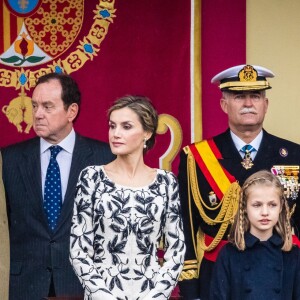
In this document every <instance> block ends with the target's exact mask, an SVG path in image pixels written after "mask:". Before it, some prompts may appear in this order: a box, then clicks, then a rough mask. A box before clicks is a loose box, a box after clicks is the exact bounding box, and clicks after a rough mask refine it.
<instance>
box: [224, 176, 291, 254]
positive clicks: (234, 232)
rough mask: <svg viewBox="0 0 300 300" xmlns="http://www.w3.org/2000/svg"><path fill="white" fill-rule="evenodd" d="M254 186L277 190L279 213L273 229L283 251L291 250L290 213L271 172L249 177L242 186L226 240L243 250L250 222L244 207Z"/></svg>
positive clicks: (278, 183) (280, 186)
mask: <svg viewBox="0 0 300 300" xmlns="http://www.w3.org/2000/svg"><path fill="white" fill-rule="evenodd" d="M255 186H268V187H274V188H275V189H277V190H278V195H279V197H280V205H281V211H280V214H279V219H278V222H277V224H276V225H275V227H274V229H275V231H276V232H277V233H278V235H279V236H280V237H281V238H282V240H283V246H282V248H281V249H282V250H283V251H290V250H291V248H292V232H291V224H290V213H289V207H288V204H287V201H286V199H285V196H284V190H283V187H282V185H281V183H280V181H279V179H278V178H277V177H276V176H275V175H273V174H272V173H271V172H269V171H266V170H263V171H259V172H256V173H254V174H252V175H251V176H249V177H248V178H247V180H246V181H245V183H244V185H243V186H242V190H241V195H240V201H239V209H238V212H237V214H236V215H235V218H234V222H233V225H232V227H231V230H230V233H229V237H228V240H229V241H230V242H231V243H233V244H235V245H236V247H237V248H238V249H239V250H245V247H246V246H245V238H244V234H245V232H247V231H249V230H250V222H249V219H248V216H247V212H246V207H247V200H248V197H249V190H250V189H251V188H255Z"/></svg>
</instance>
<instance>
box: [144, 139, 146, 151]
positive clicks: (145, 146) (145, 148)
mask: <svg viewBox="0 0 300 300" xmlns="http://www.w3.org/2000/svg"><path fill="white" fill-rule="evenodd" d="M144 149H147V139H146V138H144Z"/></svg>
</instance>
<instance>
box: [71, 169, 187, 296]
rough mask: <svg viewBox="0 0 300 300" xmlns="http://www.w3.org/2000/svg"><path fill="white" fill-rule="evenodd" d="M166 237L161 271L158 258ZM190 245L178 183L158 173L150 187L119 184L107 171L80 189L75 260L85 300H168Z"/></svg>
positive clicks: (90, 173)
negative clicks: (160, 244)
mask: <svg viewBox="0 0 300 300" xmlns="http://www.w3.org/2000/svg"><path fill="white" fill-rule="evenodd" d="M162 237H164V245H165V254H164V262H163V265H162V266H161V265H160V264H159V260H158V257H157V249H158V245H159V241H160V240H161V238H162ZM184 254H185V244H184V236H183V228H182V220H181V212H180V202H179V193H178V183H177V179H176V177H175V176H174V174H173V173H171V172H167V171H164V170H160V169H157V175H156V178H155V180H154V181H153V182H152V183H151V184H150V185H149V186H145V187H138V188H135V187H134V188H132V187H126V186H121V185H118V184H115V183H114V182H112V181H111V180H110V179H109V178H108V177H107V175H106V173H105V171H104V168H103V166H90V167H87V168H86V169H84V170H83V171H82V172H81V174H80V177H79V181H78V184H77V194H76V198H75V204H74V215H73V220H72V227H71V243H70V261H71V263H72V265H73V268H74V270H75V272H76V275H77V276H78V278H79V280H80V281H81V283H82V285H83V287H84V290H85V299H91V300H92V299H93V300H113V299H114V300H149V299H159V300H162V299H168V298H169V297H170V295H171V292H172V290H173V288H174V287H175V285H176V282H177V279H178V277H179V274H180V272H181V270H182V267H183V262H184Z"/></svg>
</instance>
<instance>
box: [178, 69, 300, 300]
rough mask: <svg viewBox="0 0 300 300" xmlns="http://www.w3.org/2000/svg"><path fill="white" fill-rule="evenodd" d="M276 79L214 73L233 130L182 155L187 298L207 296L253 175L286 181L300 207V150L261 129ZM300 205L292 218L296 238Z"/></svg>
mask: <svg viewBox="0 0 300 300" xmlns="http://www.w3.org/2000/svg"><path fill="white" fill-rule="evenodd" d="M273 76H274V74H273V73H272V72H271V71H270V70H268V69H265V68H263V67H260V66H250V65H240V66H236V67H233V68H230V69H227V70H225V71H223V72H221V73H219V74H218V75H216V76H215V77H214V78H213V79H212V82H213V83H218V84H219V87H220V89H221V91H222V98H221V102H220V104H221V108H222V110H223V111H224V112H225V113H226V114H227V115H228V123H229V128H228V130H226V131H225V132H224V133H221V134H220V135H217V136H215V137H213V138H212V139H209V140H204V141H201V142H198V143H194V144H191V145H189V146H186V147H185V148H184V149H183V151H182V153H181V156H180V166H179V176H178V179H179V187H180V198H181V207H182V213H183V221H184V232H185V241H186V246H187V252H186V256H185V265H184V269H183V272H182V274H181V278H180V282H179V285H180V292H181V295H182V296H183V298H184V299H185V300H191V299H192V300H195V299H201V300H205V299H208V298H209V286H210V278H211V273H212V269H213V265H214V262H215V260H216V258H217V256H218V253H219V251H220V249H221V248H222V246H223V245H224V244H225V243H226V240H227V234H228V230H229V227H230V223H231V221H232V219H233V217H234V215H235V212H236V210H237V207H238V199H239V194H240V186H239V185H242V184H243V183H244V181H245V180H246V178H247V177H248V176H249V175H251V174H253V173H254V172H257V171H259V170H262V169H267V170H272V172H273V173H274V174H276V175H278V176H279V177H280V180H281V181H282V182H283V184H284V187H285V190H286V196H287V198H288V201H289V203H290V204H291V207H292V210H293V209H295V207H296V206H295V204H296V202H297V203H299V199H298V190H299V182H298V172H299V165H300V146H299V145H298V144H296V143H292V142H290V141H287V140H284V139H281V138H278V137H276V136H273V135H271V134H269V133H268V132H266V131H265V130H264V129H263V121H264V117H265V114H266V112H267V108H268V99H267V98H266V89H269V88H271V87H270V85H269V82H268V81H267V79H266V78H267V77H273ZM299 206H300V204H298V206H297V207H296V209H295V211H294V214H293V224H294V230H295V233H296V234H298V235H299V229H300V227H299V225H300V210H299ZM237 276H238V274H237Z"/></svg>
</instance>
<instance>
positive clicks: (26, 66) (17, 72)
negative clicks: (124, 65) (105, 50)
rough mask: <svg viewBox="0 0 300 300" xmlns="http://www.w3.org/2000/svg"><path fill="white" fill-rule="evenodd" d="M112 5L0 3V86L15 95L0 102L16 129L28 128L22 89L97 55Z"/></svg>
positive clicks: (39, 0)
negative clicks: (0, 27) (0, 26)
mask: <svg viewBox="0 0 300 300" xmlns="http://www.w3.org/2000/svg"><path fill="white" fill-rule="evenodd" d="M93 3H94V4H93ZM114 3H115V0H106V1H101V0H26V1H25V0H23V1H22V0H19V1H15V0H2V1H0V6H1V8H0V10H1V12H3V18H2V28H3V29H2V32H1V33H0V36H2V38H1V39H0V87H6V88H11V89H14V92H13V93H14V94H15V96H13V97H11V96H10V99H3V98H2V97H1V98H0V104H1V106H2V113H4V114H5V115H6V117H7V120H8V121H9V122H10V123H12V124H13V125H15V126H16V129H17V131H18V132H19V133H29V132H30V130H31V127H32V107H31V98H30V97H28V96H27V93H26V92H27V91H29V90H30V89H31V88H33V87H34V85H35V82H36V80H37V78H38V77H40V76H41V75H44V74H46V73H50V72H58V73H59V72H65V73H67V74H71V73H73V72H75V71H77V70H79V69H81V68H82V67H84V65H85V63H87V62H88V61H92V60H93V58H94V57H95V56H97V53H98V52H99V50H100V44H101V42H102V41H103V40H104V38H105V37H106V35H107V33H108V28H109V25H110V24H111V23H112V22H113V18H114V17H115V12H116V10H115V8H114ZM0 20H1V19H0ZM85 23H86V24H89V28H88V29H85V28H86V27H87V26H83V25H84V24H85ZM0 31H1V29H0ZM10 94H11V93H10ZM4 102H5V103H7V104H5V105H3V103H4ZM24 125H25V126H24Z"/></svg>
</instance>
